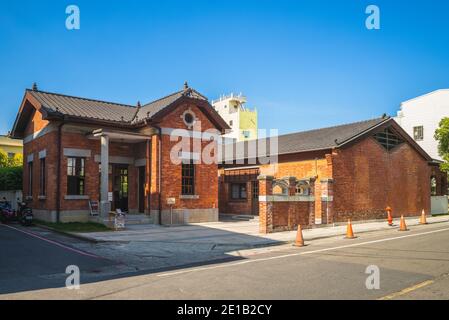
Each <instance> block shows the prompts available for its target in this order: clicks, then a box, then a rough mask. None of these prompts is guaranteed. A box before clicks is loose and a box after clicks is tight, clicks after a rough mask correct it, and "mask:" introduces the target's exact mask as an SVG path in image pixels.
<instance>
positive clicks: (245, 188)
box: [229, 183, 248, 201]
mask: <svg viewBox="0 0 449 320" xmlns="http://www.w3.org/2000/svg"><path fill="white" fill-rule="evenodd" d="M234 187H238V188H239V190H238V197H234ZM230 191H231V192H230V193H229V197H230V200H231V201H247V200H248V184H247V183H231V184H230ZM242 191H243V192H244V194H245V195H244V196H243V192H242Z"/></svg>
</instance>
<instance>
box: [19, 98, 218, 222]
mask: <svg viewBox="0 0 449 320" xmlns="http://www.w3.org/2000/svg"><path fill="white" fill-rule="evenodd" d="M188 108H189V109H190V110H191V111H193V112H194V113H195V115H196V117H197V119H198V120H200V122H201V130H202V131H204V130H208V129H212V128H214V126H213V124H212V123H211V122H210V121H209V120H208V119H207V117H206V116H205V115H204V114H203V113H202V111H201V110H200V109H199V108H198V107H197V106H195V105H183V106H179V107H178V108H176V110H174V111H173V112H172V113H170V114H169V115H167V116H166V117H165V118H164V120H163V121H162V122H161V123H159V126H160V127H161V128H175V129H176V128H182V129H186V125H185V124H184V122H183V120H182V119H181V116H182V114H183V113H184V111H185V110H186V109H188ZM46 125H48V122H46V121H44V120H42V117H41V115H40V113H39V112H36V113H35V114H34V116H33V120H32V121H31V122H30V124H29V125H28V128H27V132H28V134H32V133H33V132H36V131H38V130H41V129H42V128H44V127H45V126H46ZM68 127H69V128H67V127H64V129H63V131H62V148H63V149H64V148H74V149H85V150H90V151H91V156H90V157H88V158H87V159H86V162H85V171H86V180H85V195H86V196H88V197H89V198H90V199H91V200H99V184H100V181H99V163H98V162H96V161H95V156H96V155H100V154H101V147H100V141H99V140H92V139H88V138H87V137H86V133H87V132H88V131H89V130H90V129H89V128H88V127H87V129H86V128H82V126H79V127H77V126H73V125H70V126H68ZM91 129H92V130H93V129H97V127H95V128H91ZM194 129H196V128H194ZM86 130H87V131H86ZM159 139H160V137H159V136H153V137H152V138H151V145H150V158H151V160H150V162H151V165H150V173H149V174H148V178H149V180H150V183H149V190H148V192H149V195H150V197H151V198H150V205H151V208H150V209H152V210H158V209H159V194H160V193H161V201H162V210H163V211H164V210H168V209H169V206H168V205H167V204H166V200H167V198H171V197H173V198H175V199H176V205H175V206H174V209H180V210H184V209H187V210H188V209H191V210H192V212H194V213H195V214H196V215H197V216H201V217H200V218H199V219H200V220H201V219H204V220H207V218H208V215H207V214H208V213H209V212H211V213H213V214H214V217H215V216H216V217H217V218H218V174H217V171H218V167H217V164H216V162H214V163H212V164H206V163H200V164H197V165H196V176H195V191H196V192H195V197H193V198H192V199H183V198H182V197H180V196H181V168H182V166H181V164H178V165H175V164H173V163H172V162H171V159H170V150H171V148H172V147H173V146H174V145H175V144H176V143H177V141H170V136H169V135H165V134H164V135H162V138H161V140H159ZM198 141H199V144H200V150H199V152H200V153H201V152H202V151H203V148H204V147H206V146H208V147H210V143H211V142H210V141H209V140H208V141H205V140H203V141H200V140H196V142H198ZM193 142H194V141H193V138H192V139H191V145H193ZM160 143H162V152H161V159H162V161H161V163H159V148H160ZM57 145H58V132H57V131H51V132H50V133H47V134H46V135H44V136H42V137H39V138H36V139H34V140H33V141H31V142H29V143H26V144H25V146H24V158H25V162H26V157H27V156H28V155H30V154H33V155H34V165H33V169H34V170H33V195H32V196H33V200H32V201H33V202H32V206H33V209H37V210H47V211H49V212H50V211H55V210H56V208H57V205H56V202H57V201H56V194H57V192H56V189H57V188H56V185H57V183H56V177H57V171H58V170H57V162H58V150H57ZM44 149H46V150H47V157H46V166H47V173H46V174H47V197H46V198H45V199H43V198H42V199H38V195H39V194H38V193H39V192H38V190H39V161H38V160H39V155H38V153H39V152H40V151H42V150H44ZM184 151H186V150H184ZM146 152H147V146H146V143H145V142H143V143H138V144H128V143H118V142H113V141H111V142H110V146H109V156H110V157H114V156H116V157H117V156H120V157H129V158H134V159H135V160H137V159H142V158H146ZM214 152H215V150H214V148H212V149H211V153H212V154H213V153H214ZM128 168H129V194H128V197H129V209H130V211H137V210H138V178H137V177H138V168H137V167H135V166H134V165H129V167H128ZM159 170H160V172H161V177H160V178H159ZM27 172H28V171H27V165H25V170H24V192H25V193H24V194H25V195H27V194H28V192H29V190H28V181H29V180H28V179H29V178H28V174H27ZM112 180H113V179H112V176H111V175H110V179H109V189H110V191H112V183H113V181H112ZM159 181H160V182H161V185H159ZM66 190H67V158H66V157H65V156H62V157H61V195H60V203H61V207H60V209H61V211H83V212H86V213H87V212H88V209H89V207H88V200H68V199H65V195H66ZM201 210H204V212H206V215H203V214H204V212H203V211H201ZM208 210H209V211H208ZM147 211H150V210H147ZM215 213H216V215H215ZM202 215H203V216H202ZM190 219H191V220H192V219H194V218H192V215H191V217H190Z"/></svg>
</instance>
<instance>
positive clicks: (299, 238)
mask: <svg viewBox="0 0 449 320" xmlns="http://www.w3.org/2000/svg"><path fill="white" fill-rule="evenodd" d="M295 247H304V237H303V236H302V228H301V225H298V233H297V234H296V241H295Z"/></svg>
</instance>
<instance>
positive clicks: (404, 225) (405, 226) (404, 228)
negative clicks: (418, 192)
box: [399, 216, 408, 231]
mask: <svg viewBox="0 0 449 320" xmlns="http://www.w3.org/2000/svg"><path fill="white" fill-rule="evenodd" d="M399 231H408V229H407V224H406V223H405V219H404V216H401V225H400V227H399Z"/></svg>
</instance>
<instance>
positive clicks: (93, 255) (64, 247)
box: [0, 224, 105, 259]
mask: <svg viewBox="0 0 449 320" xmlns="http://www.w3.org/2000/svg"><path fill="white" fill-rule="evenodd" d="M0 226H4V227H6V228H9V229H12V230H16V231H19V232H21V233H24V234H27V235H29V236H31V237H34V238H37V239H39V240H42V241H45V242H48V243H51V244H53V245H55V246H58V247H61V248H63V249H66V250H69V251H72V252H75V253H78V254H81V255H83V256H87V257H91V258H96V259H105V258H103V257H100V256H97V255H95V254H90V253H87V252H84V251H81V250H77V249H74V248H71V247H69V246H65V245H63V244H61V243H59V242H56V241H53V240H50V239H47V238H44V237H41V236H39V235H37V234H35V233H32V232H29V231H24V230H20V229H17V228H14V227H11V226H8V225H6V224H0Z"/></svg>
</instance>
